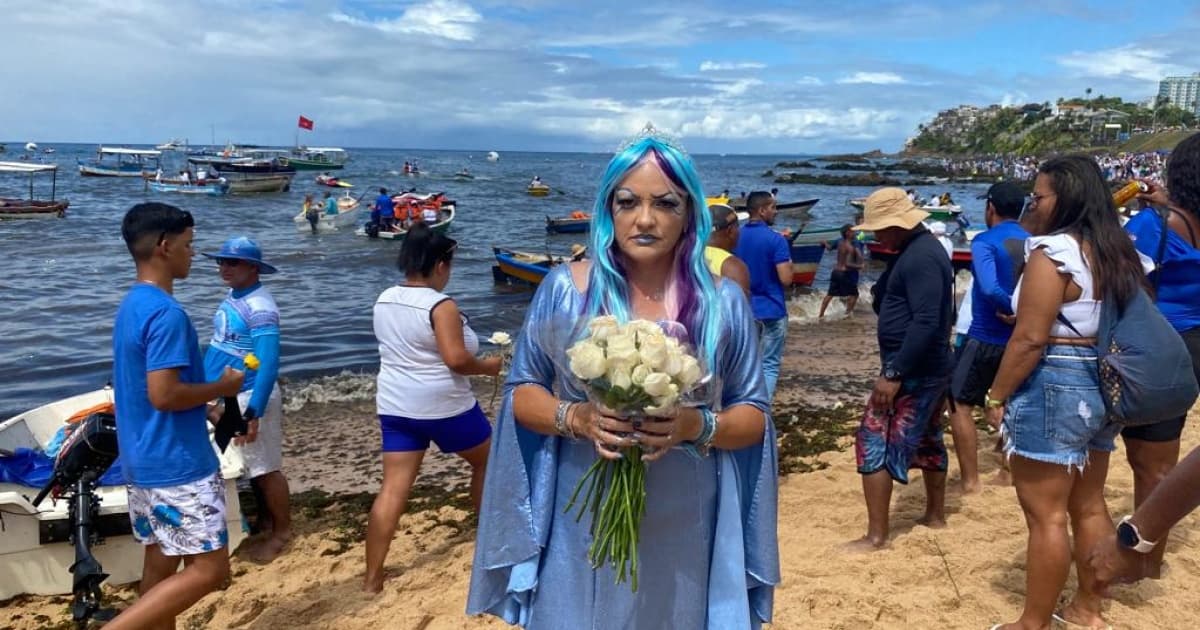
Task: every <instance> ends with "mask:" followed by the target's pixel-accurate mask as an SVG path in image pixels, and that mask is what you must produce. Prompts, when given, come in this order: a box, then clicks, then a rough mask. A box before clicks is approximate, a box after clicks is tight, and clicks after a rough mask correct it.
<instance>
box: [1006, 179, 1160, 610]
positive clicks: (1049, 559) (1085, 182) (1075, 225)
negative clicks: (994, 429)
mask: <svg viewBox="0 0 1200 630" xmlns="http://www.w3.org/2000/svg"><path fill="white" fill-rule="evenodd" d="M1022 223H1023V224H1025V225H1027V226H1028V228H1029V231H1030V233H1031V234H1033V235H1034V236H1033V237H1032V238H1030V239H1029V240H1028V242H1027V244H1026V249H1025V251H1026V264H1025V269H1024V273H1023V275H1022V276H1021V280H1020V282H1019V283H1018V284H1017V289H1016V293H1015V294H1014V296H1013V304H1014V310H1015V312H1016V316H1017V323H1016V327H1015V329H1014V330H1013V335H1012V339H1011V340H1010V341H1009V342H1008V345H1007V347H1006V348H1005V351H1004V358H1003V359H1002V360H1001V363H1000V369H999V371H998V373H997V375H996V379H995V380H994V381H993V382H992V387H991V389H990V390H989V391H988V395H987V401H986V406H987V414H988V421H989V422H991V423H992V424H993V426H1000V425H1001V423H1002V424H1003V426H1002V427H1000V428H1001V432H1002V434H1003V435H1004V437H1005V438H1006V446H1005V452H1006V453H1007V455H1008V457H1009V459H1010V464H1011V467H1012V479H1013V485H1014V486H1016V490H1017V496H1018V498H1019V499H1020V503H1021V508H1022V509H1023V510H1024V512H1025V518H1026V523H1027V524H1028V526H1029V542H1028V555H1027V557H1028V560H1027V563H1026V568H1025V609H1024V611H1023V613H1022V615H1021V619H1020V621H1019V622H1018V623H1014V624H1007V625H1002V626H1000V625H998V626H995V628H1003V629H1004V630H1012V629H1015V628H1020V627H1049V626H1050V625H1051V619H1052V617H1055V616H1057V617H1060V618H1062V619H1065V620H1066V621H1069V622H1071V623H1075V624H1080V626H1081V627H1092V628H1095V627H1104V626H1105V625H1106V624H1105V622H1104V619H1103V618H1102V617H1101V616H1100V601H1101V593H1100V592H1099V591H1098V589H1097V585H1096V581H1095V579H1094V571H1093V570H1092V569H1091V568H1090V567H1089V566H1088V564H1087V553H1088V550H1089V549H1091V546H1092V545H1093V544H1095V543H1097V542H1099V541H1101V540H1104V539H1105V538H1107V537H1109V536H1113V535H1115V529H1114V527H1113V522H1112V519H1111V518H1110V517H1109V514H1108V508H1107V506H1106V505H1105V502H1104V482H1105V478H1106V476H1107V474H1108V459H1109V454H1110V453H1111V452H1112V451H1113V450H1114V449H1115V448H1116V446H1115V443H1114V438H1115V437H1116V434H1117V430H1118V429H1119V427H1118V426H1117V425H1115V424H1113V423H1111V422H1109V421H1108V419H1107V415H1106V413H1105V408H1104V400H1103V398H1102V397H1101V394H1100V377H1099V369H1098V361H1097V358H1096V349H1095V342H1096V340H1095V335H1096V331H1097V328H1098V323H1099V316H1100V302H1101V300H1105V299H1115V300H1118V301H1120V302H1125V301H1127V300H1128V299H1130V298H1131V297H1132V296H1133V295H1134V292H1135V291H1141V290H1143V289H1142V285H1143V284H1144V273H1145V270H1144V269H1143V266H1142V262H1141V260H1140V259H1139V257H1138V253H1137V251H1136V250H1135V249H1134V246H1133V243H1132V241H1130V239H1129V237H1128V236H1127V235H1126V234H1125V231H1124V230H1123V229H1122V228H1121V225H1120V223H1119V222H1118V221H1117V213H1116V210H1115V208H1114V207H1113V203H1112V198H1111V196H1110V193H1109V189H1108V185H1107V184H1106V183H1105V181H1104V178H1103V175H1101V173H1100V168H1099V167H1098V166H1097V165H1096V163H1095V162H1094V161H1093V160H1092V159H1091V158H1089V157H1086V156H1067V157H1061V158H1055V159H1052V160H1049V161H1047V162H1045V163H1043V164H1042V165H1041V167H1040V168H1039V169H1038V175H1037V180H1036V182H1035V184H1034V188H1033V195H1032V196H1031V198H1030V203H1029V206H1028V207H1027V209H1026V218H1025V220H1023V221H1022ZM1068 516H1069V518H1070V524H1071V529H1072V530H1073V533H1074V543H1075V557H1076V558H1077V559H1078V562H1077V563H1076V570H1077V572H1078V574H1079V575H1078V578H1079V579H1078V583H1079V585H1080V586H1079V590H1078V592H1077V593H1076V594H1075V597H1074V598H1073V599H1072V601H1071V603H1070V604H1068V605H1067V606H1066V607H1064V608H1063V609H1061V610H1059V611H1056V610H1055V606H1056V604H1057V602H1058V596H1059V593H1060V592H1061V591H1062V589H1063V585H1064V583H1065V582H1066V577H1067V573H1068V571H1069V564H1070V562H1071V557H1072V550H1071V548H1070V542H1069V541H1070V539H1069V537H1068V536H1067V526H1066V523H1067V520H1068Z"/></svg>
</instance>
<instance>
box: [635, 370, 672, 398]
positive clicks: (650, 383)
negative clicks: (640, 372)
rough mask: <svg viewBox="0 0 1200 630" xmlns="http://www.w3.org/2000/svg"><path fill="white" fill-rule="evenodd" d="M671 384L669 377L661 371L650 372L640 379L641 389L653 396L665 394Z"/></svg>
mask: <svg viewBox="0 0 1200 630" xmlns="http://www.w3.org/2000/svg"><path fill="white" fill-rule="evenodd" d="M673 386H674V384H673V383H671V377H670V376H667V375H666V374H663V373H662V372H651V373H650V374H647V375H646V378H645V380H643V381H642V390H644V391H645V392H646V393H647V394H649V395H650V396H652V397H654V398H658V397H659V396H665V395H667V393H668V392H670V391H671V388H672V387H673Z"/></svg>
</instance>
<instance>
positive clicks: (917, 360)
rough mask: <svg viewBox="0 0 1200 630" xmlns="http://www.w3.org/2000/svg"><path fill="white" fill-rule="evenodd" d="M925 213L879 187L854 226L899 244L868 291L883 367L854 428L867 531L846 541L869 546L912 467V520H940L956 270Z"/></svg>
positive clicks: (878, 537) (878, 540) (883, 531)
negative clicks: (917, 501)
mask: <svg viewBox="0 0 1200 630" xmlns="http://www.w3.org/2000/svg"><path fill="white" fill-rule="evenodd" d="M928 217H929V213H928V212H925V211H924V210H921V209H920V208H918V207H917V206H915V205H913V202H912V201H911V200H910V199H909V198H908V195H906V194H905V193H904V191H903V190H902V189H900V188H882V189H880V190H877V191H875V192H874V193H872V194H871V195H870V196H869V197H867V200H866V204H865V206H864V220H863V223H862V224H860V225H857V226H855V227H854V229H855V230H858V231H866V232H874V233H875V240H876V241H878V242H879V243H880V244H882V245H883V246H885V247H887V248H888V249H891V250H894V251H896V252H898V254H897V256H896V257H895V258H894V259H893V260H892V261H891V262H890V263H889V264H888V267H887V270H886V271H885V272H884V273H883V275H882V276H881V277H880V278H879V281H878V282H877V283H876V284H875V286H874V287H873V288H872V289H871V294H872V296H873V299H872V307H873V308H874V310H875V313H876V314H877V315H878V316H879V324H878V332H877V337H878V340H879V358H880V363H881V369H880V373H879V377H878V378H877V379H876V380H875V387H874V390H873V391H872V392H871V398H870V400H869V402H868V404H867V410H866V412H865V414H864V415H863V419H862V423H861V424H860V426H859V428H858V432H857V433H856V435H855V455H856V458H857V462H858V472H859V473H860V474H862V479H863V494H864V495H865V496H866V502H867V535H866V536H864V537H863V538H862V539H860V540H858V541H855V542H854V543H852V545H853V546H855V547H862V548H864V549H868V550H869V549H875V548H879V547H882V546H884V545H885V544H886V543H887V540H888V531H889V526H888V509H889V505H890V503H891V498H892V484H893V480H894V481H899V482H900V483H904V484H907V483H908V471H909V469H910V468H919V469H921V471H922V477H923V478H924V480H925V516H923V517H922V518H921V519H919V520H918V521H917V522H918V523H919V524H922V525H926V526H929V527H942V526H944V525H945V524H946V517H945V495H946V461H947V457H946V445H945V444H944V443H943V441H942V427H941V414H942V405H943V403H944V401H945V398H946V388H947V386H948V384H949V374H950V367H951V357H950V343H949V336H950V326H951V324H952V323H953V321H952V319H951V304H952V301H951V300H952V295H951V284H952V282H953V271H952V270H951V268H950V260H949V258H947V256H946V251H945V250H944V249H942V246H941V244H940V243H938V240H937V239H936V238H935V237H934V236H933V235H932V234H930V233H929V231H928V230H927V229H925V226H924V225H922V223H921V222H922V221H923V220H925V219H926V218H928Z"/></svg>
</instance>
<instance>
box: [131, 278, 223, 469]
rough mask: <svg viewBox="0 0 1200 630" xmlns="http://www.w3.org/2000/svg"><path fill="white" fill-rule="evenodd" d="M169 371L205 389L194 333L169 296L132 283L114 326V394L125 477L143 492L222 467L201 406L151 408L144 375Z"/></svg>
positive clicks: (143, 285) (197, 344) (189, 322)
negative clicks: (165, 408)
mask: <svg viewBox="0 0 1200 630" xmlns="http://www.w3.org/2000/svg"><path fill="white" fill-rule="evenodd" d="M166 369H178V370H179V380H180V381H181V382H184V383H203V382H204V363H203V361H202V360H201V357H200V342H199V339H197V337H196V329H195V328H193V327H192V322H191V320H189V319H188V316H187V313H185V312H184V310H183V307H182V306H180V305H179V302H176V301H175V298H173V297H171V295H170V294H169V293H167V292H165V291H163V290H162V289H159V288H158V287H156V286H153V285H150V284H144V283H139V284H135V285H134V286H133V288H131V289H130V290H129V293H127V294H126V295H125V299H124V300H123V301H122V302H121V306H120V308H118V309H117V317H116V321H115V322H114V323H113V390H114V391H113V394H114V401H115V405H116V415H117V441H118V442H119V444H120V448H121V463H122V465H123V468H124V471H125V478H126V479H127V480H129V483H131V484H133V485H135V486H139V487H145V488H161V487H164V486H177V485H181V484H185V483H189V482H192V481H196V480H198V479H202V478H204V477H207V476H209V475H212V474H214V473H216V472H217V470H218V467H219V466H218V463H217V455H216V453H215V452H214V451H213V447H212V443H211V442H210V441H209V439H208V420H207V418H206V417H205V413H204V405H200V406H198V407H193V408H191V409H187V410H184V411H161V410H159V409H156V408H155V407H154V406H153V405H151V404H150V398H149V396H148V394H147V393H146V373H147V372H153V371H156V370H166Z"/></svg>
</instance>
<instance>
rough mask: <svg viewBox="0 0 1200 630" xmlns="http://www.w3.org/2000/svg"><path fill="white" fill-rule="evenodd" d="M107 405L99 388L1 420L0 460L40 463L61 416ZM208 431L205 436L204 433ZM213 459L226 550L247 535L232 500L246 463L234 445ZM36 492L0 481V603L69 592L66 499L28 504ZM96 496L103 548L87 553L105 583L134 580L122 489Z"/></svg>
mask: <svg viewBox="0 0 1200 630" xmlns="http://www.w3.org/2000/svg"><path fill="white" fill-rule="evenodd" d="M112 400H113V392H112V389H109V388H105V389H101V390H96V391H92V392H88V393H86V394H80V395H78V396H72V397H70V398H65V399H62V400H59V401H56V402H52V403H50V404H47V405H43V406H41V407H38V408H36V409H33V410H30V411H27V412H25V413H22V414H18V415H16V416H14V417H12V418H9V419H8V420H5V421H4V422H2V423H0V458H8V461H15V458H16V457H19V456H24V457H25V458H26V459H28V458H31V457H39V458H44V455H43V454H42V453H43V452H44V451H45V449H46V447H47V445H48V444H49V443H50V441H51V439H53V438H54V437H55V434H56V433H58V431H59V429H60V428H62V426H63V425H64V423H65V422H66V420H67V419H68V418H70V417H71V416H73V415H75V414H76V413H78V412H80V411H82V410H84V409H88V408H91V407H95V406H97V405H100V404H104V403H111V402H112ZM209 430H210V433H209V437H210V439H211V437H212V433H211V428H210V429H209ZM18 449H21V450H18ZM25 449H29V450H28V451H26V450H25ZM214 449H215V445H214ZM218 455H219V461H220V471H221V477H222V478H223V479H224V480H225V510H226V511H225V524H226V526H227V527H228V529H229V546H228V550H229V552H230V553H233V551H235V550H236V549H237V547H238V545H239V544H241V542H242V540H243V539H245V537H246V533H245V531H244V530H243V529H242V511H241V507H240V503H239V502H238V496H237V479H238V477H240V476H241V475H242V472H243V470H244V469H245V465H244V463H243V461H242V456H241V453H240V451H238V449H236V448H230V449H228V450H227V451H225V453H219V452H218ZM39 489H40V488H38V487H34V486H29V485H24V484H22V483H15V482H10V481H4V482H0V513H2V514H3V516H4V531H3V535H0V600H7V599H9V598H12V597H15V596H17V595H20V594H23V593H30V594H35V595H61V594H66V593H71V592H72V575H71V572H70V567H71V565H72V564H73V563H74V562H75V549H74V546H73V545H72V544H71V542H70V534H71V528H70V525H69V523H70V518H69V507H70V506H69V505H68V503H69V502H68V501H62V500H50V499H47V500H45V501H43V502H42V503H41V504H39V505H37V506H34V505H33V503H32V502H31V498H32V497H34V496H36V495H37V494H38V491H39ZM95 496H96V497H97V498H98V499H99V501H100V508H99V514H100V517H99V522H98V523H96V527H97V529H98V530H99V531H100V532H103V534H104V544H103V545H96V546H93V547H92V553H93V554H94V555H95V557H96V559H97V560H99V561H100V564H101V565H102V566H103V567H104V571H105V573H107V574H108V575H109V577H108V582H109V583H112V584H125V583H129V582H136V581H137V580H139V579H141V575H142V545H141V544H140V543H138V542H137V541H136V540H134V538H133V536H132V534H131V533H130V532H131V527H130V522H129V505H128V499H127V498H126V494H125V485H124V483H120V484H117V485H101V486H98V487H97V489H96V492H95Z"/></svg>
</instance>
